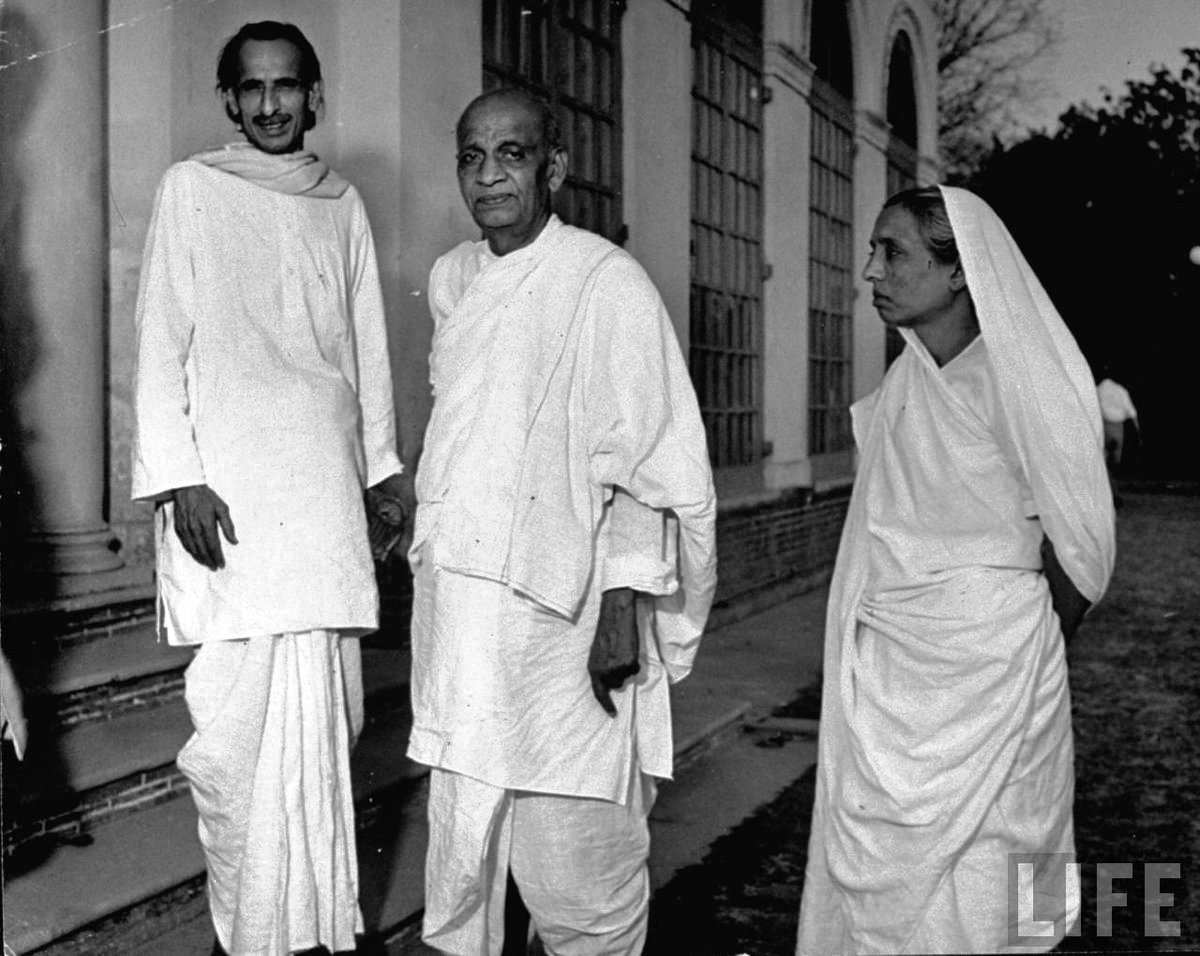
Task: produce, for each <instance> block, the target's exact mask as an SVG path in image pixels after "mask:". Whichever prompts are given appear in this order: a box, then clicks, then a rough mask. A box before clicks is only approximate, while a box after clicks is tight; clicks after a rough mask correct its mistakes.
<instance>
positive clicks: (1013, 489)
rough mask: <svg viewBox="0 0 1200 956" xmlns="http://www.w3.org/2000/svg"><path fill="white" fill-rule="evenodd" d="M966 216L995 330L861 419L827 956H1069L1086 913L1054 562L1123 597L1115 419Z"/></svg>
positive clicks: (823, 937)
mask: <svg viewBox="0 0 1200 956" xmlns="http://www.w3.org/2000/svg"><path fill="white" fill-rule="evenodd" d="M947 206H948V208H950V211H951V214H952V222H953V223H954V227H955V236H956V239H957V240H958V243H959V249H960V252H961V253H962V256H963V260H964V266H965V269H966V272H967V277H968V284H969V287H970V289H971V294H972V298H973V300H974V302H975V305H976V310H977V312H978V314H979V321H980V326H981V330H982V334H981V336H980V337H979V338H977V339H976V340H975V341H974V342H973V343H972V344H971V345H970V346H968V347H967V348H966V349H965V350H964V351H963V352H961V353H960V354H959V355H958V356H956V357H955V358H954V359H952V360H951V361H950V362H948V363H947V364H946V365H945V367H943V368H938V366H937V365H936V363H935V362H934V361H933V359H932V358H931V356H930V355H929V353H928V352H927V351H926V350H925V348H924V346H923V345H922V344H921V343H920V341H919V340H918V339H917V338H916V336H914V335H913V334H912V333H911V332H908V331H905V333H904V334H905V338H906V340H907V342H908V346H907V348H906V349H905V351H904V353H903V354H902V355H901V357H900V358H899V359H898V360H897V361H896V363H895V365H894V366H893V367H892V369H891V370H890V371H889V373H888V375H887V376H886V377H885V379H884V382H883V384H882V386H881V387H880V389H879V390H878V392H876V393H875V394H873V395H872V396H869V397H868V398H867V399H864V400H863V401H862V402H859V403H858V404H857V405H856V406H855V407H854V409H853V411H854V425H855V438H856V441H857V442H858V445H859V448H860V451H861V460H860V463H859V470H858V479H857V480H856V483H855V489H854V495H853V497H852V499H851V504H850V510H849V513H848V515H847V519H846V526H845V529H844V531H843V536H842V543H841V547H840V549H839V552H838V560H837V568H836V570H835V574H834V579H833V582H832V584H831V588H830V601H829V610H828V616H827V626H826V637H825V678H824V694H823V700H822V710H821V738H820V756H819V760H818V785H817V798H816V806H815V809H814V814H813V828H812V837H811V841H810V846H809V861H808V868H807V871H806V874H805V885H804V895H803V900H802V903H801V913H800V928H799V936H798V947H797V951H798V952H799V953H804V954H828V953H869V952H879V953H904V952H913V953H930V952H996V951H1002V950H1006V949H1008V948H1010V947H1012V948H1025V947H1028V948H1032V949H1049V948H1051V947H1052V946H1053V945H1054V943H1055V942H1056V938H1061V935H1062V934H1063V932H1064V931H1065V930H1066V929H1068V928H1069V927H1070V925H1071V924H1072V923H1073V922H1074V920H1075V919H1076V918H1077V916H1078V905H1079V900H1078V889H1077V886H1075V887H1072V886H1071V884H1070V883H1069V882H1068V880H1067V879H1066V871H1065V863H1066V861H1068V860H1070V859H1071V858H1072V857H1073V853H1074V837H1073V831H1072V821H1071V807H1072V798H1073V787H1074V768H1073V755H1072V744H1071V724H1070V699H1069V693H1068V687H1067V675H1066V662H1065V653H1064V647H1063V640H1062V635H1061V631H1060V628H1059V623H1058V618H1057V616H1056V615H1055V614H1054V611H1053V608H1052V604H1051V597H1050V592H1049V587H1048V584H1047V582H1046V579H1045V577H1044V575H1043V574H1042V573H1041V570H1042V562H1041V557H1040V554H1039V546H1040V544H1041V541H1042V537H1043V533H1046V534H1048V535H1049V536H1050V537H1051V539H1052V540H1053V541H1054V543H1055V546H1056V548H1058V549H1059V553H1060V554H1061V555H1063V565H1064V567H1065V568H1066V569H1067V571H1068V572H1069V573H1070V574H1071V577H1072V580H1073V581H1074V582H1075V583H1076V586H1077V587H1079V589H1080V590H1081V591H1082V592H1083V593H1084V594H1085V596H1086V597H1088V599H1089V600H1092V601H1095V600H1097V599H1098V598H1099V596H1100V594H1101V593H1102V591H1103V589H1104V585H1105V583H1106V582H1107V579H1108V575H1109V574H1110V573H1111V569H1112V558H1113V551H1112V548H1113V538H1112V507H1111V500H1110V499H1109V498H1108V489H1107V482H1106V479H1105V477H1104V466H1103V461H1102V459H1101V457H1100V455H1101V453H1100V440H1099V415H1098V412H1097V409H1096V407H1095V396H1094V394H1093V393H1092V389H1091V383H1090V374H1089V373H1088V372H1087V368H1086V364H1085V363H1084V362H1083V360H1082V356H1081V355H1080V354H1079V353H1078V349H1077V348H1076V347H1075V345H1074V342H1073V340H1071V339H1070V336H1069V333H1067V332H1066V329H1065V327H1063V326H1062V322H1061V319H1059V318H1058V316H1057V314H1056V313H1053V311H1052V308H1053V307H1052V306H1050V305H1049V300H1048V299H1045V295H1044V293H1043V292H1042V291H1041V288H1040V286H1039V285H1037V280H1036V278H1035V277H1033V275H1032V272H1030V271H1029V270H1028V266H1027V265H1026V264H1025V263H1024V260H1023V259H1021V258H1019V253H1018V252H1016V247H1015V245H1012V244H1011V238H1010V237H1008V235H1007V232H1006V231H1004V230H1003V225H1002V224H1000V223H999V220H998V219H996V218H995V216H994V214H993V213H991V211H990V210H988V209H987V208H986V207H984V206H983V204H982V203H980V202H979V201H978V200H977V199H975V198H974V197H970V196H969V194H963V193H961V192H960V191H955V190H948V191H947ZM964 206H965V207H966V208H965V209H964ZM981 236H982V237H985V238H981ZM996 275H1004V276H1007V277H1009V278H1010V280H1011V279H1012V277H1013V276H1016V277H1019V281H1018V280H1012V281H1006V282H997V281H993V279H994V276H996ZM1022 348H1025V349H1030V350H1032V351H1034V352H1035V354H1034V355H1031V356H1030V357H1029V359H1028V360H1027V361H1025V360H1023V357H1022V356H1021V355H1020V353H1019V349H1022ZM1030 377H1032V378H1033V379H1034V381H1027V380H1026V379H1028V378H1030ZM1089 400H1090V401H1089ZM1072 478H1073V479H1074V480H1072ZM1023 852H1024V853H1030V854H1037V856H1036V857H1033V858H1031V859H1034V860H1036V861H1037V862H1038V865H1039V866H1040V867H1041V868H1042V870H1041V871H1039V876H1038V880H1037V889H1038V890H1042V891H1044V892H1045V893H1046V894H1047V895H1046V896H1044V897H1042V898H1040V899H1039V900H1038V901H1037V904H1036V909H1031V908H1030V900H1029V899H1028V898H1026V899H1025V907H1026V908H1025V910H1024V915H1025V917H1026V920H1029V919H1030V917H1031V916H1032V917H1036V919H1038V920H1054V921H1055V924H1054V929H1053V933H1054V934H1056V935H1052V936H1051V937H1050V938H1046V939H1041V938H1038V939H1032V940H1031V939H1029V938H1024V939H1022V938H1019V937H1020V936H1022V935H1025V936H1026V937H1028V935H1029V934H1028V932H1027V929H1026V930H1025V931H1024V932H1023V927H1022V926H1021V925H1020V924H1018V923H1016V922H1015V920H1016V919H1017V917H1019V916H1020V915H1021V910H1020V909H1019V908H1015V907H1010V895H1009V877H1010V869H1009V867H1010V863H1011V862H1013V861H1014V860H1015V859H1016V858H1015V857H1013V856H1011V854H1016V853H1023ZM1052 854H1058V856H1052ZM1072 889H1073V890H1074V896H1073V898H1072V892H1071V890H1072Z"/></svg>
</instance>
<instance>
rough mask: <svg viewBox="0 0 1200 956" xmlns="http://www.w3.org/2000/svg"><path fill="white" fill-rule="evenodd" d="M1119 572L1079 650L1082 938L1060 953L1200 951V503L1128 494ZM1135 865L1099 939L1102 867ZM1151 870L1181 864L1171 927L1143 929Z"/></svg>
mask: <svg viewBox="0 0 1200 956" xmlns="http://www.w3.org/2000/svg"><path fill="white" fill-rule="evenodd" d="M1117 537H1118V542H1117V543H1118V552H1117V569H1116V573H1115V575H1114V576H1113V582H1112V585H1111V586H1110V588H1109V591H1108V594H1107V595H1106V596H1105V598H1104V600H1103V601H1102V602H1101V604H1100V606H1099V607H1097V608H1096V610H1095V611H1094V612H1093V613H1092V614H1091V615H1090V616H1089V617H1088V618H1087V620H1086V621H1085V623H1084V626H1083V627H1082V628H1081V629H1080V631H1079V634H1078V635H1077V636H1076V639H1075V640H1074V641H1073V642H1072V645H1071V647H1070V648H1069V659H1070V673H1071V692H1072V696H1073V704H1074V712H1075V749H1076V754H1075V766H1076V773H1077V776H1076V784H1075V831H1076V845H1077V852H1078V857H1079V861H1080V862H1081V863H1082V864H1083V871H1082V874H1083V889H1084V896H1083V899H1084V914H1083V916H1084V918H1083V927H1082V934H1081V936H1080V937H1079V938H1078V939H1068V940H1067V941H1066V943H1065V944H1064V946H1063V949H1064V950H1072V951H1079V950H1084V951H1086V950H1089V949H1091V950H1109V951H1113V950H1122V949H1124V950H1156V949H1157V950H1162V949H1184V948H1186V949H1191V950H1197V949H1200V869H1198V867H1200V496H1184V495H1148V494H1137V495H1133V494H1126V495H1124V496H1123V503H1122V507H1121V509H1120V510H1119V511H1118V512H1117ZM1101 863H1130V864H1132V876H1131V877H1130V878H1129V879H1126V880H1121V881H1118V882H1117V883H1115V884H1114V886H1113V889H1114V891H1115V892H1124V893H1125V894H1126V896H1127V900H1126V904H1127V905H1126V906H1125V907H1122V908H1117V909H1114V911H1113V917H1112V930H1113V934H1112V936H1111V937H1107V938H1106V937H1099V936H1097V935H1096V891H1095V878H1096V865H1097V864H1101ZM1147 863H1175V864H1178V865H1179V868H1180V876H1179V879H1175V880H1170V881H1164V882H1163V883H1162V885H1161V887H1160V892H1161V893H1170V894H1173V895H1174V903H1173V905H1172V906H1170V907H1169V908H1164V910H1163V912H1162V915H1161V917H1160V918H1161V919H1164V920H1172V921H1175V922H1177V923H1179V924H1180V925H1179V928H1180V931H1181V935H1180V936H1176V937H1166V938H1156V937H1147V936H1145V935H1144V932H1143V928H1144V927H1143V917H1144V914H1143V904H1144V898H1145V891H1146V886H1145V869H1144V866H1145V864H1147Z"/></svg>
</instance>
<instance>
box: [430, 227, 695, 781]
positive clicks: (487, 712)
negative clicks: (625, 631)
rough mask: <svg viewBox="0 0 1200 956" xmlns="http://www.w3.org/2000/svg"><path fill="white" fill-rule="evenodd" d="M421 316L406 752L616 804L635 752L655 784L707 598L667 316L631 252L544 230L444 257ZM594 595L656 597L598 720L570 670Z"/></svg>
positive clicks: (685, 414)
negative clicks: (635, 651)
mask: <svg viewBox="0 0 1200 956" xmlns="http://www.w3.org/2000/svg"><path fill="white" fill-rule="evenodd" d="M430 300H431V303H432V308H433V313H434V320H435V333H434V341H433V354H432V356H431V359H430V366H431V378H432V382H433V385H434V396H435V402H434V408H433V413H432V416H431V418H430V423H429V428H428V431H427V433H426V440H425V447H424V452H423V454H422V459H421V468H420V470H419V472H418V474H417V479H416V484H417V496H418V502H419V504H418V511H417V519H416V530H415V534H414V543H413V546H412V549H411V552H410V560H411V562H412V565H413V570H414V574H415V597H414V608H413V626H412V635H413V636H412V640H413V682H412V697H413V719H414V724H413V734H412V738H411V742H410V746H409V756H410V757H412V759H414V760H417V761H420V762H422V763H427V764H429V765H431V766H435V767H441V768H443V769H447V770H454V771H456V772H458V773H462V774H466V775H468V776H472V777H474V778H476V779H478V780H481V781H484V782H486V783H489V784H492V785H493V786H498V787H507V788H514V789H522V790H537V791H541V792H547V793H557V794H563V795H575V796H587V797H599V798H603V799H609V800H616V801H620V800H622V799H624V795H625V793H626V792H627V790H628V779H629V778H628V775H629V773H630V767H631V766H633V763H632V759H633V753H634V749H635V747H636V751H637V754H638V759H639V765H638V766H639V768H640V769H641V770H643V771H645V772H647V773H652V774H654V775H657V776H670V774H671V761H672V745H671V726H670V703H669V698H668V689H667V682H668V680H673V679H678V678H680V677H682V676H684V675H685V674H686V673H687V671H688V670H689V669H690V667H691V661H692V657H693V656H694V654H695V652H696V647H697V645H698V642H699V639H700V634H701V632H702V631H703V626H704V621H705V619H706V617H707V613H708V608H709V606H710V604H711V601H712V592H713V588H714V587H715V553H714V516H715V501H714V497H713V491H712V478H711V472H710V470H709V466H708V460H707V452H706V449H705V444H704V433H703V427H702V425H701V423H700V416H699V411H698V408H697V406H696V400H695V395H694V393H693V391H692V388H691V383H690V381H689V380H688V377H687V371H686V369H685V367H684V365H683V360H682V356H681V355H680V352H679V346H678V344H677V342H676V340H675V336H674V332H673V330H672V328H671V325H670V321H669V318H668V317H667V315H666V311H665V309H664V308H663V306H662V303H661V300H660V299H659V297H658V294H657V292H656V291H655V289H654V287H653V285H652V284H651V283H650V281H649V279H648V278H647V277H646V275H645V273H644V272H643V271H642V270H641V268H640V267H639V266H638V265H637V264H636V263H635V262H634V261H633V260H632V259H631V258H630V257H629V256H628V255H626V254H625V253H623V252H621V251H620V250H619V249H617V248H616V247H615V246H613V245H612V244H611V243H608V242H606V241H605V240H603V239H601V238H599V237H597V236H594V235H592V234H590V233H586V232H584V231H582V230H578V229H573V228H571V227H569V226H564V225H562V224H561V223H560V222H558V220H557V219H554V220H552V221H551V223H550V224H549V225H547V226H546V228H545V229H544V230H543V232H542V234H541V235H539V237H538V238H537V240H535V241H534V242H533V243H532V244H530V245H529V246H528V247H525V248H524V249H520V250H517V251H516V252H513V253H510V254H509V255H506V256H503V257H496V256H492V255H491V254H490V253H488V252H487V251H486V245H485V244H484V243H464V244H463V245H461V246H459V247H457V248H456V249H454V250H452V251H451V252H450V253H448V254H447V255H446V256H444V257H443V258H442V259H441V260H439V262H438V264H437V265H436V266H435V267H434V270H433V273H432V277H431V281H430ZM548 310H556V311H548ZM615 487H619V488H621V489H624V490H625V491H626V492H628V494H624V493H619V492H615V491H614V488H615ZM667 509H670V510H669V511H668V510H667ZM581 573H582V575H583V576H582V578H580V574H581ZM601 586H603V587H605V588H614V587H622V586H626V587H634V588H637V589H639V590H643V591H645V592H647V593H648V594H651V595H657V597H655V598H654V599H653V600H651V599H648V598H647V599H641V600H640V602H639V612H638V613H639V620H640V622H641V627H642V635H643V649H642V664H643V667H642V670H641V672H640V673H639V675H638V677H637V678H636V679H635V680H633V681H630V682H628V683H627V684H626V686H625V688H623V689H622V690H621V691H620V692H619V693H618V694H617V695H615V698H614V699H615V700H616V702H617V707H618V714H617V717H616V718H615V719H614V718H611V717H609V716H608V715H607V714H605V713H604V711H603V710H602V709H601V708H600V706H599V704H597V703H596V701H595V699H594V697H593V695H592V690H591V683H590V680H589V678H588V674H587V656H588V651H589V649H590V647H591V644H592V639H593V637H594V635H595V630H596V621H597V617H598V614H599V606H600V593H601V592H600V588H601ZM577 592H578V593H577ZM551 594H553V595H554V597H550V596H549V595H551Z"/></svg>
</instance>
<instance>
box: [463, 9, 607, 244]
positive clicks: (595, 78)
mask: <svg viewBox="0 0 1200 956" xmlns="http://www.w3.org/2000/svg"><path fill="white" fill-rule="evenodd" d="M624 10H625V2H624V0H483V87H484V90H485V91H487V90H494V89H499V88H502V87H511V86H519V87H524V88H526V89H529V90H532V91H534V92H536V93H539V94H541V95H542V96H544V97H546V99H548V100H549V101H550V103H551V104H552V105H553V107H554V109H555V113H556V115H557V116H558V120H559V123H560V124H561V127H562V134H563V143H564V145H565V146H566V147H567V151H568V155H569V165H568V170H567V181H566V183H565V184H564V185H563V188H562V189H560V190H559V191H558V193H557V194H556V196H555V212H557V213H558V215H559V216H561V217H562V219H563V220H564V221H566V222H569V223H571V224H573V225H576V226H582V227H583V228H585V229H591V230H592V231H594V232H598V233H600V234H601V235H603V236H607V237H608V238H609V239H611V240H613V241H614V242H622V241H623V240H624V232H625V228H624V225H623V214H622V209H621V15H622V14H623V12H624Z"/></svg>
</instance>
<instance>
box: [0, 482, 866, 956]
mask: <svg viewBox="0 0 1200 956" xmlns="http://www.w3.org/2000/svg"><path fill="white" fill-rule="evenodd" d="M845 506H846V497H845V495H844V494H832V495H828V496H820V497H817V498H815V499H814V498H813V497H812V496H793V497H786V498H779V499H777V500H774V501H770V502H764V503H760V504H755V505H753V506H749V507H742V508H730V509H727V510H725V511H723V512H722V513H721V514H720V515H719V517H718V550H719V553H720V554H721V570H720V574H721V584H720V586H719V589H718V595H717V598H718V600H717V603H716V605H715V607H714V611H713V616H712V618H711V619H710V623H709V627H710V630H717V629H718V628H721V627H722V626H726V625H732V624H733V623H734V622H736V621H739V620H741V619H742V618H745V617H746V616H747V615H750V614H754V613H755V612H758V611H761V610H763V609H764V608H768V607H772V606H775V605H777V604H779V603H780V602H781V601H785V600H788V599H789V598H791V597H793V596H794V595H797V594H801V593H803V592H806V591H808V590H809V589H811V588H813V587H816V586H818V585H819V584H820V583H822V582H823V581H824V580H826V579H827V577H828V573H829V567H830V565H831V563H832V559H833V553H834V550H835V549H836V545H837V533H838V531H839V530H840V526H841V520H842V517H843V516H844V513H845ZM380 586H381V592H382V593H383V594H384V595H385V597H384V604H383V615H382V622H381V623H382V626H381V628H380V631H379V632H378V633H377V634H376V635H373V636H371V637H370V638H367V639H365V640H364V643H363V655H364V660H363V664H364V667H363V675H364V683H365V685H366V686H365V690H366V695H367V699H366V717H367V724H366V727H365V728H364V732H363V735H362V738H361V739H360V741H359V743H358V746H357V748H356V749H355V752H354V755H353V759H352V774H353V782H354V792H355V802H356V811H357V819H358V831H359V832H358V848H359V866H360V903H361V905H362V909H363V916H364V920H365V922H366V925H367V928H368V930H369V931H370V932H372V933H373V934H375V935H376V937H377V938H381V939H382V938H388V937H391V936H394V934H395V931H396V930H397V929H398V928H401V927H403V926H405V925H406V924H407V923H410V922H411V921H412V920H413V919H414V918H415V917H416V916H417V915H418V913H419V911H420V908H421V905H422V897H423V884H422V875H421V874H422V871H423V860H424V853H425V841H426V833H425V815H424V804H425V793H426V771H425V770H424V769H423V768H421V767H419V766H417V765H415V764H413V763H411V762H409V761H408V760H406V759H405V758H404V757H403V753H404V749H405V746H406V744H407V739H408V732H409V727H410V722H411V714H410V708H409V698H408V675H409V654H408V632H407V622H408V616H409V608H410V603H411V580H410V579H409V577H408V572H407V568H406V567H404V566H403V562H397V563H394V565H393V566H389V567H388V568H384V569H381V571H380ZM154 610H155V609H154V595H153V591H152V589H151V588H150V587H149V586H145V585H142V586H128V587H125V588H116V589H110V590H109V591H106V592H104V593H103V594H100V595H95V596H93V597H92V598H85V599H75V600H73V601H58V602H54V603H51V604H46V603H43V604H29V605H21V604H20V603H19V601H14V595H13V590H12V589H11V588H6V590H5V607H4V609H3V617H2V620H0V625H2V626H3V639H4V650H5V653H6V654H7V655H8V657H9V658H10V660H11V661H12V663H13V665H14V669H15V670H16V671H17V674H18V677H19V679H20V681H21V684H22V686H23V687H24V688H25V690H26V693H27V697H28V700H27V705H28V706H27V712H28V713H27V715H28V716H29V718H30V729H31V739H30V745H29V753H28V755H27V758H26V761H25V762H24V763H18V762H16V760H15V759H14V758H13V754H12V750H11V747H8V746H5V747H4V748H3V752H4V765H3V790H4V794H3V797H4V799H3V829H4V880H5V884H4V899H3V903H4V941H5V945H6V947H8V948H7V949H6V953H8V952H14V953H34V952H36V953H42V954H48V956H65V954H82V953H87V954H94V956H105V954H123V956H124V954H135V956H146V954H151V953H155V954H156V953H159V952H171V953H176V952H178V953H183V952H184V951H185V950H183V949H180V948H179V944H178V940H179V937H180V933H179V932H178V931H177V929H178V927H180V926H181V924H183V925H187V924H192V925H194V926H195V927H198V928H199V934H200V936H205V934H207V933H208V929H207V926H208V924H207V921H206V918H205V905H206V904H205V899H204V887H203V878H204V859H203V855H202V852H201V850H200V845H199V842H198V839H197V836H196V816H195V811H194V809H193V806H192V801H191V797H190V795H189V793H188V790H187V785H186V783H185V782H184V780H183V778H182V776H181V775H180V773H179V771H178V770H177V769H176V767H175V755H176V753H177V752H178V750H179V748H180V747H181V746H182V745H183V743H184V741H185V740H186V739H187V737H188V735H189V734H190V733H191V724H190V721H189V720H188V717H187V713H186V710H185V707H184V702H183V669H184V668H185V667H186V666H187V664H188V662H189V661H190V660H191V653H192V652H191V651H190V650H187V649H184V648H176V647H171V646H169V645H167V644H165V643H159V642H158V641H156V637H155V614H154ZM708 646H709V647H710V648H711V647H714V646H716V645H715V644H714V643H713V642H712V641H710V642H709V645H708ZM707 653H708V654H709V655H711V654H712V651H711V650H710V651H708V652H707ZM760 680H761V677H760V676H755V678H754V680H753V681H751V683H755V682H759V681H760ZM683 688H684V694H683V696H682V697H680V698H679V699H678V700H677V701H676V724H677V727H676V740H677V744H679V748H678V752H677V759H680V760H686V759H687V752H688V751H690V750H692V749H694V748H695V747H699V746H703V745H704V742H705V741H707V740H711V739H712V738H713V737H714V734H715V733H716V732H717V731H718V730H719V729H720V728H722V727H728V726H732V725H733V724H735V723H736V722H737V721H738V720H740V714H741V710H739V706H735V704H736V702H733V703H731V702H729V701H726V700H724V699H722V698H721V697H720V696H719V695H718V696H717V697H714V698H712V699H707V698H706V697H705V695H706V693H707V691H706V689H705V686H704V685H703V684H699V685H698V684H697V683H696V682H695V681H689V682H685V684H684V685H683ZM192 935H193V936H194V935H196V934H195V933H193V934H192ZM168 941H169V942H168ZM210 943H211V937H206V938H203V939H201V940H200V943H199V946H198V948H197V947H195V946H192V945H191V944H190V943H189V948H187V949H186V952H188V953H190V952H192V951H193V950H195V951H196V952H201V953H203V952H207V949H208V946H209V945H210ZM164 946H166V947H167V948H165V949H164V948H163V947H164Z"/></svg>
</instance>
